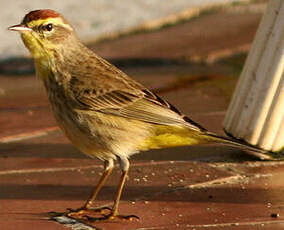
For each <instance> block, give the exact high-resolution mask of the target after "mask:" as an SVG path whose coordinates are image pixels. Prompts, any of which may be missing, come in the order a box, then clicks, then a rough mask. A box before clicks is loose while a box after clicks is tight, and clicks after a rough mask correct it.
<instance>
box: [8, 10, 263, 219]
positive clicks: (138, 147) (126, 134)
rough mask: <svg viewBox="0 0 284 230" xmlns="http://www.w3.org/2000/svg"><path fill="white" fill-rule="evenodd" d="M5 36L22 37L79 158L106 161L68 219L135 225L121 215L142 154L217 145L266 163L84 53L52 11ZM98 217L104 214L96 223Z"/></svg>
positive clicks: (36, 12)
mask: <svg viewBox="0 0 284 230" xmlns="http://www.w3.org/2000/svg"><path fill="white" fill-rule="evenodd" d="M8 29H9V30H11V31H18V32H20V35H21V38H22V40H23V43H24V45H25V46H26V48H27V49H28V50H29V51H30V53H31V55H32V57H33V59H34V64H35V69H36V75H37V77H38V78H39V79H40V80H41V81H42V82H43V85H44V87H45V89H46V92H47V96H48V99H49V102H50V105H51V109H52V111H53V114H54V117H55V120H56V121H57V124H58V126H59V127H60V128H61V129H62V131H63V132H64V133H65V135H66V137H67V138H68V139H69V140H70V141H71V143H72V144H73V145H74V146H75V147H76V148H77V149H79V150H80V151H81V152H82V153H84V154H86V155H88V156H90V157H91V158H98V159H100V160H102V161H103V162H104V171H103V174H102V176H101V178H100V179H99V182H98V184H97V186H96V187H95V189H94V192H93V193H92V195H91V197H90V198H89V199H88V200H87V201H86V203H85V204H84V205H83V206H82V207H80V208H78V209H68V210H67V211H66V213H65V215H66V216H69V217H71V218H75V219H86V218H87V219H88V220H94V221H100V220H104V221H105V220H113V219H116V218H118V219H133V218H138V217H137V216H135V215H122V214H120V213H119V210H118V207H119V201H120V198H121V194H122V190H123V187H124V185H125V182H126V178H127V175H128V171H129V167H130V163H129V158H130V157H131V156H132V155H133V154H137V153H140V152H143V151H147V150H150V149H160V148H168V147H176V146H188V145H197V144H204V143H220V144H225V145H231V146H235V147H239V148H241V149H245V150H248V151H251V152H253V153H255V154H256V155H257V156H260V157H262V158H266V157H267V156H266V155H265V154H263V150H261V149H259V148H258V147H256V146H252V145H249V144H247V143H245V142H242V141H240V140H237V139H232V138H229V137H224V136H219V135H217V134H215V133H213V132H209V131H208V130H206V129H205V128H203V127H202V126H201V125H200V124H198V123H197V122H194V121H193V120H192V119H190V118H189V117H188V116H186V115H184V114H182V113H181V112H180V111H179V110H178V109H176V108H175V107H174V106H173V105H172V104H170V103H169V102H168V101H166V100H164V99H162V98H161V97H160V96H158V95H157V94H155V93H153V92H151V91H150V90H149V89H148V88H146V87H145V86H143V85H142V84H140V83H138V82H137V81H136V80H134V79H132V78H130V77H129V76H128V75H127V74H126V73H124V72H123V71H121V70H119V69H118V68H117V67H115V66H114V65H112V64H110V63H109V62H108V61H106V60H105V59H103V58H102V57H100V56H99V55H97V54H96V53H94V52H93V51H92V50H91V49H89V48H87V47H86V46H85V45H84V44H83V43H82V42H81V41H80V40H79V39H78V37H77V34H76V32H75V29H74V28H73V26H72V25H71V24H70V23H69V22H68V21H67V20H66V19H65V18H64V17H63V16H62V15H61V14H59V13H58V12H56V11H54V10H51V9H39V10H33V11H31V12H29V13H27V14H26V15H25V16H24V18H23V20H22V22H21V23H20V24H17V25H14V26H11V27H9V28H8ZM115 161H117V162H118V163H119V167H120V169H121V172H122V173H121V178H120V181H119V183H118V189H117V193H116V195H115V199H114V203H113V206H112V207H111V208H109V207H103V208H94V207H93V206H94V203H95V200H96V197H97V195H98V193H99V191H100V190H101V188H102V187H103V185H104V183H105V182H106V180H107V178H108V177H109V175H110V174H111V172H112V169H113V168H114V162H115ZM106 209H107V210H108V212H107V213H106ZM97 212H99V213H100V214H102V215H100V216H99V217H96V218H94V216H95V215H93V214H94V213H97Z"/></svg>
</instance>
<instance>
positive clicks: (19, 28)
mask: <svg viewBox="0 0 284 230" xmlns="http://www.w3.org/2000/svg"><path fill="white" fill-rule="evenodd" d="M8 30H11V31H19V32H25V31H32V29H31V28H29V27H27V26H25V25H22V24H19V25H15V26H10V27H9V28H8Z"/></svg>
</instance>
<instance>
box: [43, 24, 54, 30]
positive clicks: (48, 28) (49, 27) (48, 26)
mask: <svg viewBox="0 0 284 230" xmlns="http://www.w3.org/2000/svg"><path fill="white" fill-rule="evenodd" d="M44 29H45V30H47V31H51V30H52V29H53V25H52V24H51V23H49V24H47V25H46V26H44Z"/></svg>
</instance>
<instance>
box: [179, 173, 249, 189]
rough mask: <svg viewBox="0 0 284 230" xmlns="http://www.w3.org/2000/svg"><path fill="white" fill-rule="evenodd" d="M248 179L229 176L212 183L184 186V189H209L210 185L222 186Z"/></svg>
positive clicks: (241, 176)
mask: <svg viewBox="0 0 284 230" xmlns="http://www.w3.org/2000/svg"><path fill="white" fill-rule="evenodd" d="M244 178H246V176H244V175H234V176H228V177H223V178H218V179H215V180H210V181H206V182H201V183H197V184H192V185H187V186H184V187H183V188H201V187H207V186H210V185H217V184H218V185H220V184H224V183H228V182H229V183H232V182H235V181H239V180H242V179H244Z"/></svg>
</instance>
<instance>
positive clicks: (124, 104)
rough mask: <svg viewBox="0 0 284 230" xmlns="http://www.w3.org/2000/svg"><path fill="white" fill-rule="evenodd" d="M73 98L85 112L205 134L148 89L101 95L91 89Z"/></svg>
mask: <svg viewBox="0 0 284 230" xmlns="http://www.w3.org/2000/svg"><path fill="white" fill-rule="evenodd" d="M74 95H75V99H76V101H77V102H78V103H79V104H80V107H81V108H80V109H82V110H87V111H99V112H102V113H105V114H112V115H116V116H121V117H125V118H128V119H136V120H140V121H144V122H148V123H154V124H161V125H182V126H187V127H189V128H191V129H193V130H197V131H200V130H202V131H204V130H205V129H204V128H203V127H201V126H200V125H199V124H197V123H195V122H193V121H192V120H191V119H189V118H188V117H185V116H183V115H182V114H181V113H180V112H179V111H178V110H177V109H176V108H175V107H174V106H172V105H171V104H170V103H168V102H167V101H165V100H163V99H161V98H160V97H159V96H157V95H155V94H154V93H152V92H151V91H149V90H147V89H137V88H131V89H129V88H127V89H112V90H108V91H107V92H101V93H100V94H98V93H93V90H91V89H88V90H86V89H85V90H82V89H81V90H80V91H79V92H78V91H77V92H76V94H74Z"/></svg>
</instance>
